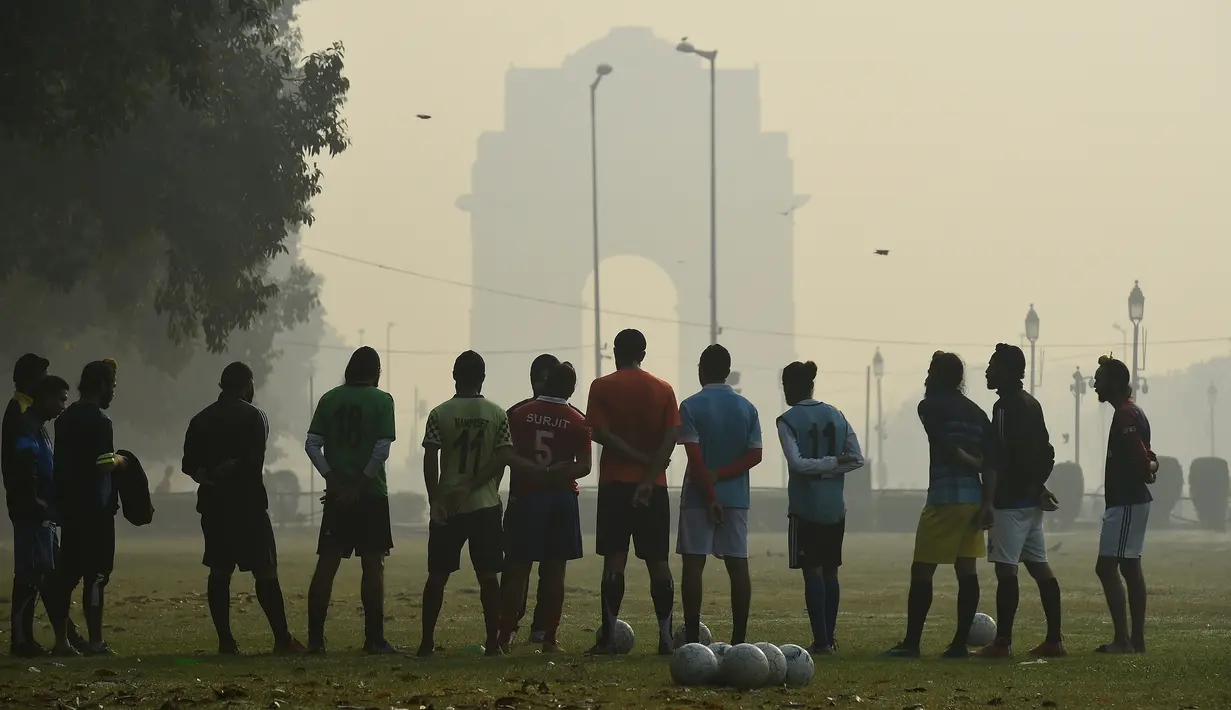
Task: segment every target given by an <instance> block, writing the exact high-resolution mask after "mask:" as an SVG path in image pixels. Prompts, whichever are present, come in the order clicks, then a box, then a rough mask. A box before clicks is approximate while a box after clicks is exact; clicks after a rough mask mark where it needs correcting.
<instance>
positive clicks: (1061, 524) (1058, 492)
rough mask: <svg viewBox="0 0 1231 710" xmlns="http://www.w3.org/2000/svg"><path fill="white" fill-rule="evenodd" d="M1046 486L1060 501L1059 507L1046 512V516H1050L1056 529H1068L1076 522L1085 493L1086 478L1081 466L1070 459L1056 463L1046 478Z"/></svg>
mask: <svg viewBox="0 0 1231 710" xmlns="http://www.w3.org/2000/svg"><path fill="white" fill-rule="evenodd" d="M1047 488H1048V490H1050V491H1051V492H1052V494H1054V495H1055V496H1056V500H1058V501H1060V508H1059V509H1058V510H1056V511H1055V512H1054V513H1048V514H1047V518H1050V519H1051V520H1052V521H1053V523H1054V525H1055V527H1057V528H1058V529H1060V530H1068V529H1069V528H1071V527H1073V523H1075V522H1077V516H1078V514H1080V513H1081V505H1082V502H1083V499H1084V497H1085V495H1086V479H1085V476H1084V475H1083V474H1082V471H1081V466H1080V465H1078V464H1075V463H1073V462H1072V461H1066V462H1064V463H1058V464H1056V466H1055V468H1053V469H1052V471H1051V478H1048V479H1047Z"/></svg>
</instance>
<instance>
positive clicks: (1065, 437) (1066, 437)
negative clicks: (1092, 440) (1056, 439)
mask: <svg viewBox="0 0 1231 710" xmlns="http://www.w3.org/2000/svg"><path fill="white" fill-rule="evenodd" d="M1063 436H1064V443H1066V444H1067V443H1069V435H1068V434H1064V435H1063Z"/></svg>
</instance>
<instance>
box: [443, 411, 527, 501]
mask: <svg viewBox="0 0 1231 710" xmlns="http://www.w3.org/2000/svg"><path fill="white" fill-rule="evenodd" d="M512 445H513V442H512V440H511V439H510V438H509V417H508V415H507V414H505V411H504V410H503V409H501V408H500V407H499V406H498V405H496V404H493V403H492V402H490V401H488V400H487V399H484V398H483V397H482V396H478V395H476V396H473V397H466V396H461V395H458V396H456V397H454V398H453V399H450V400H449V401H447V402H445V403H444V404H441V405H440V406H438V407H436V408H435V409H433V410H432V413H431V414H429V415H427V426H426V427H425V429H424V433H423V448H425V449H438V450H439V451H440V489H441V490H447V489H449V488H453V487H455V486H458V485H461V484H464V483H466V482H467V481H470V480H473V479H474V477H475V476H478V475H479V474H480V473H482V472H483V470H484V468H486V467H487V465H488V464H490V463H491V461H492V459H493V458H494V457H495V455H496V451H497V450H498V449H502V448H505V447H509V446H512ZM502 475H503V472H502ZM502 475H498V476H496V477H495V478H492V479H491V480H490V481H488V482H487V483H485V484H484V485H483V486H482V487H481V488H480V489H479V490H477V491H475V492H474V493H473V494H472V495H471V496H470V498H468V499H467V500H466V502H465V503H464V504H462V507H461V509H460V510H459V511H458V512H461V513H469V512H471V511H474V510H483V509H484V508H492V507H496V506H499V505H500V479H501V477H502Z"/></svg>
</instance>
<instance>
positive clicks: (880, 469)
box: [872, 348, 888, 490]
mask: <svg viewBox="0 0 1231 710" xmlns="http://www.w3.org/2000/svg"><path fill="white" fill-rule="evenodd" d="M872 374H873V375H875V376H876V487H877V488H880V489H882V490H883V489H884V488H885V487H886V484H887V483H888V481H887V480H886V478H887V475H886V473H885V426H884V423H885V422H884V419H883V418H882V415H883V410H882V409H881V379H882V378H883V377H884V376H885V358H883V357H881V349H880V348H877V349H876V354H875V355H873V356H872Z"/></svg>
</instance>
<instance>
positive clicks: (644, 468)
mask: <svg viewBox="0 0 1231 710" xmlns="http://www.w3.org/2000/svg"><path fill="white" fill-rule="evenodd" d="M614 345H615V348H614V350H615V353H614V354H615V362H616V371H615V372H613V373H611V374H610V375H606V376H604V377H600V378H599V379H597V380H595V381H594V382H593V384H591V385H590V402H589V404H588V405H587V406H586V423H587V424H588V425H589V426H590V429H591V431H592V433H593V436H594V440H595V441H597V442H598V443H599V444H601V445H602V447H603V454H602V457H601V458H600V459H599V465H598V520H597V535H596V541H595V546H596V548H597V550H598V554H600V555H602V557H603V581H602V587H601V597H602V627H601V628H600V630H599V634H598V642H597V643H596V644H595V645H594V647H593V648H591V649H590V651H589V653H591V654H613V653H615V652H616V649H615V647H614V646H613V644H612V638H611V635H612V632H613V631H614V630H615V626H616V621H618V620H619V618H620V605H621V603H622V602H623V600H624V568H625V567H626V566H627V565H628V547H629V542H630V541H631V542H632V544H633V546H634V548H635V549H636V553H637V557H639V558H640V559H642V560H644V561H645V566H646V569H647V570H648V571H649V573H650V598H651V599H652V600H653V602H654V616H656V617H657V618H658V653H659V655H671V631H672V629H671V609H672V606H673V605H674V604H675V581H674V580H673V579H672V577H671V566H670V565H669V564H668V559H669V557H670V554H671V503H670V499H669V497H668V495H667V464H668V463H669V461H670V458H671V452H672V450H674V449H675V444H676V440H677V438H678V433H679V427H680V408H679V405H678V404H677V403H676V399H675V390H673V389H671V385H669V384H667V383H666V382H664V381H663V380H660V379H659V378H657V377H655V376H654V375H651V374H650V373H648V372H646V371H645V370H643V369H641V363H642V361H644V360H645V347H646V343H645V336H644V335H642V334H641V332H640V331H637V330H622V331H620V333H619V334H618V335H616V337H615V343H614Z"/></svg>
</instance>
